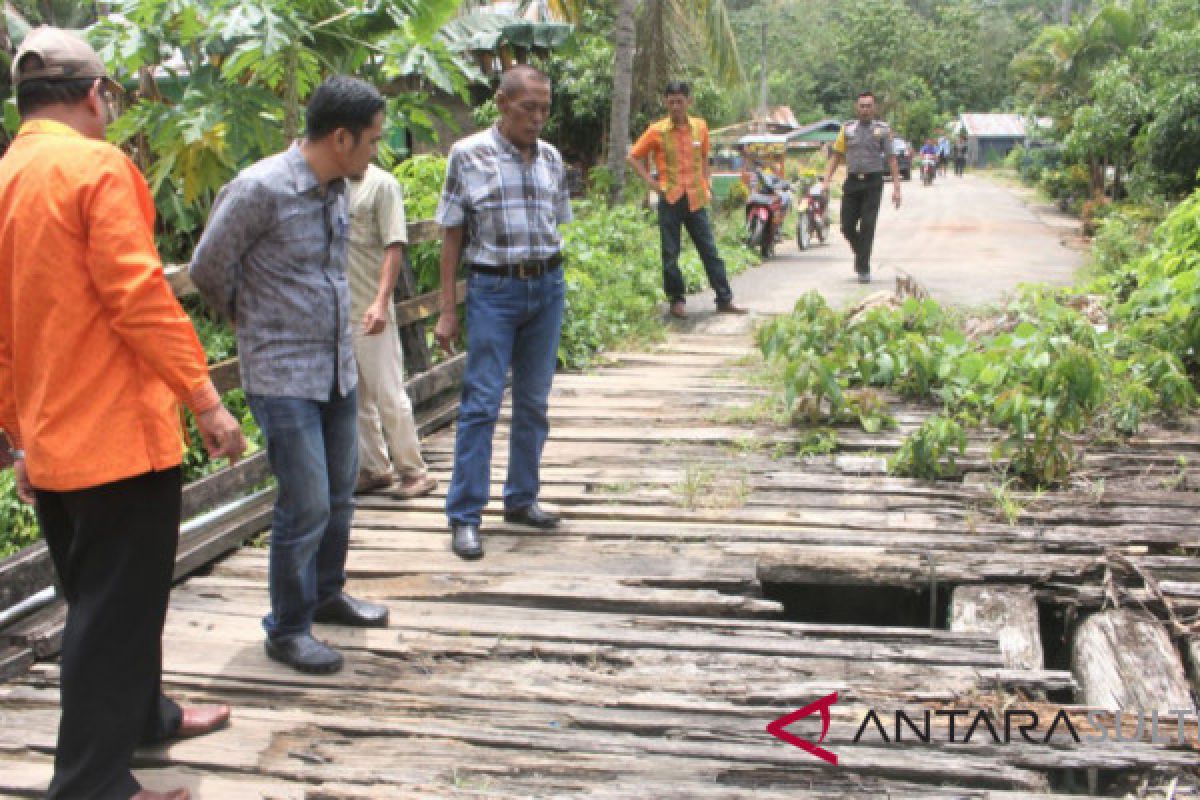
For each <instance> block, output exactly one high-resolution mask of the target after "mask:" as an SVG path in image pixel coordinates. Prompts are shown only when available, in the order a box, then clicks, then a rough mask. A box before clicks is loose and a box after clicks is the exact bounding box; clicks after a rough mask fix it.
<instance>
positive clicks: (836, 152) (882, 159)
mask: <svg viewBox="0 0 1200 800" xmlns="http://www.w3.org/2000/svg"><path fill="white" fill-rule="evenodd" d="M855 109H856V111H857V113H858V118H857V119H854V120H851V121H849V122H847V123H845V124H844V125H842V129H841V131H839V132H838V135H837V139H836V140H835V141H834V143H833V154H832V155H831V156H830V159H829V166H828V167H827V168H826V170H825V178H824V185H825V191H826V192H828V191H829V185H830V183H831V182H832V181H833V174H834V173H835V172H836V171H837V168H838V166H839V165H840V164H841V162H842V160H843V159H845V161H846V181H845V183H843V184H842V209H841V216H842V235H843V236H845V237H846V241H847V242H849V243H850V249H851V250H853V251H854V271H855V273H856V274H857V275H858V281H859V283H870V282H871V247H872V244H873V243H874V241H875V221H876V219H877V218H878V216H879V203H880V201H881V199H882V198H883V170H884V167H885V166H886V167H887V168H888V170H889V171H890V172H891V175H892V203H893V204H895V206H896V208H899V207H900V170H899V167H898V166H897V163H896V152H895V149H894V148H893V147H892V129H891V128H889V127H888V124H887V123H886V122H883V121H881V120H877V119H875V95H873V94H872V93H871V92H863V93H862V94H860V95H859V96H858V101H857V103H856V104H855Z"/></svg>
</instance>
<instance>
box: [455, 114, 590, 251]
mask: <svg viewBox="0 0 1200 800" xmlns="http://www.w3.org/2000/svg"><path fill="white" fill-rule="evenodd" d="M570 221H571V196H570V194H569V192H568V191H567V181H566V171H565V170H564V169H563V162H562V156H560V155H559V154H558V150H556V149H555V148H554V145H552V144H548V143H547V142H543V141H541V140H540V139H539V140H538V143H537V157H536V158H534V159H533V161H531V162H529V163H526V162H525V159H524V158H522V157H521V152H520V151H519V150H517V148H516V147H514V146H513V144H512V142H510V141H508V140H507V139H505V138H504V137H503V136H501V135H500V132H499V131H498V130H497V129H496V127H495V126H494V125H493V126H492V127H491V128H488V129H487V130H486V131H480V132H479V133H476V134H474V135H472V136H468V137H466V138H465V139H462V140H460V141H458V142H456V143H455V144H454V147H453V148H451V150H450V159H449V161H448V162H447V164H446V183H445V185H444V186H443V187H442V197H441V201H440V202H439V203H438V209H437V222H438V224H439V225H441V226H442V227H445V228H453V227H457V226H459V225H463V224H465V225H466V226H467V242H466V247H465V248H464V251H463V261H465V262H467V263H468V264H488V265H490V266H506V265H509V264H515V263H517V262H518V261H525V260H527V259H534V258H549V257H550V256H553V255H555V254H557V253H558V251H559V250H560V249H561V248H562V237H561V236H560V235H559V233H558V226H559V225H562V224H563V223H564V222H570Z"/></svg>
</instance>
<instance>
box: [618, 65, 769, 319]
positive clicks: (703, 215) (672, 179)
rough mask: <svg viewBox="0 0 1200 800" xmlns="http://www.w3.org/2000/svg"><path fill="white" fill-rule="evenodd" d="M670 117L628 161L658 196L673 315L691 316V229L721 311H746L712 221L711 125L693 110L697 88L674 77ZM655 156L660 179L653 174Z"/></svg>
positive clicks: (668, 96)
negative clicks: (684, 261) (686, 245)
mask: <svg viewBox="0 0 1200 800" xmlns="http://www.w3.org/2000/svg"><path fill="white" fill-rule="evenodd" d="M663 100H664V103H665V104H666V107H667V116H666V117H665V118H664V119H661V120H659V121H658V122H655V123H654V124H653V125H651V126H650V127H649V128H647V129H646V132H645V133H643V134H642V136H641V138H639V139H638V140H637V142H636V143H635V144H634V145H633V148H632V149H631V150H630V151H629V155H628V157H627V160H628V162H629V164H630V166H631V167H632V168H633V171H634V172H636V173H637V175H638V177H640V178H641V179H642V180H643V181H644V182H645V183H646V185H647V186H649V187H650V189H651V191H653V192H654V193H655V194H657V195H658V232H659V236H660V239H661V244H662V269H663V291H664V292H666V295H667V301H668V302H669V303H670V304H671V306H670V313H671V316H673V317H680V318H683V317H686V316H687V307H686V294H687V285H686V284H685V283H684V280H683V273H682V272H681V271H680V270H679V249H680V243H681V242H680V235H681V228H687V232H688V236H690V237H691V238H692V244H694V245H696V251H697V252H698V253H699V254H700V261H701V262H702V263H703V264H704V272H705V274H706V275H707V276H708V284H709V286H711V287H712V290H713V292H715V293H716V296H717V297H716V300H717V312H718V313H721V314H745V313H746V310H745V309H743V308H739V307H738V306H736V305H734V303H733V289H731V288H730V287H729V278H728V277H726V275H725V262H724V261H723V260H721V256H720V254H719V253H718V252H717V241H716V239H715V237H714V236H713V231H712V225H711V223H710V222H709V219H708V204H709V202H710V201H711V200H712V176H711V175H710V172H709V164H708V150H709V142H708V123H707V122H705V121H704V120H703V119H701V118H700V117H693V116H690V115H689V114H688V110H689V109H690V108H691V106H692V90H691V87H690V86H688V84H686V83H684V82H683V81H671V82H670V83H668V84H667V86H666V89H665V90H664V92H663ZM651 159H653V160H654V165H655V168H656V169H657V171H658V178H657V179H655V178H654V177H653V176H652V175H651V174H650V167H649V163H650V160H651Z"/></svg>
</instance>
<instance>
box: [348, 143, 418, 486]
mask: <svg viewBox="0 0 1200 800" xmlns="http://www.w3.org/2000/svg"><path fill="white" fill-rule="evenodd" d="M347 189H348V197H349V206H350V246H349V250H348V253H347V263H346V274H347V277H348V279H349V281H350V308H351V313H352V315H353V316H352V318H353V319H356V320H360V322H359V325H358V327H356V329H355V331H354V357H355V359H356V360H357V361H358V460H359V473H358V484H357V486H356V487H355V488H356V491H359V492H365V491H371V490H373V489H384V488H387V487H389V486H391V485H392V482H393V465H394V467H395V477H396V478H398V479H399V484H398V485H397V486H396V489H395V491H396V493H398V494H399V495H400V496H402V497H418V496H420V495H425V494H429V493H430V492H432V491H433V490H434V489H435V488H437V481H436V480H434V479H433V478H431V477H429V474H428V468H427V467H426V466H425V461H424V460H423V459H422V458H421V445H420V442H419V441H418V440H417V427H416V423H415V422H414V420H413V413H412V403H411V402H410V400H409V398H408V393H407V392H406V391H405V389H404V351H403V350H402V349H401V348H400V338H399V335H398V333H397V331H396V310H395V308H394V307H393V305H392V292H393V290H394V289H395V288H396V281H397V279H398V278H399V277H400V269H401V265H402V264H403V261H404V245H405V244H406V243H407V241H408V227H407V223H406V222H405V219H404V195H403V193H402V191H401V189H400V184H399V182H398V181H397V180H396V179H395V178H394V177H393V176H392V175H391V174H390V173H388V172H386V171H385V170H382V169H380V168H379V167H377V166H375V165H373V164H372V165H371V166H369V167H367V171H366V172H365V173H363V174H362V175H359V176H352V177H351V179H350V181H349V182H348V185H347Z"/></svg>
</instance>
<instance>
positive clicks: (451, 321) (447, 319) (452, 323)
mask: <svg viewBox="0 0 1200 800" xmlns="http://www.w3.org/2000/svg"><path fill="white" fill-rule="evenodd" d="M433 337H434V338H435V339H436V340H437V343H438V347H440V348H442V350H444V351H445V352H446V354H447V355H454V353H455V349H454V340H455V339H457V338H458V310H457V309H450V310H448V311H443V312H442V313H441V316H439V317H438V321H437V326H436V327H434V329H433Z"/></svg>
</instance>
